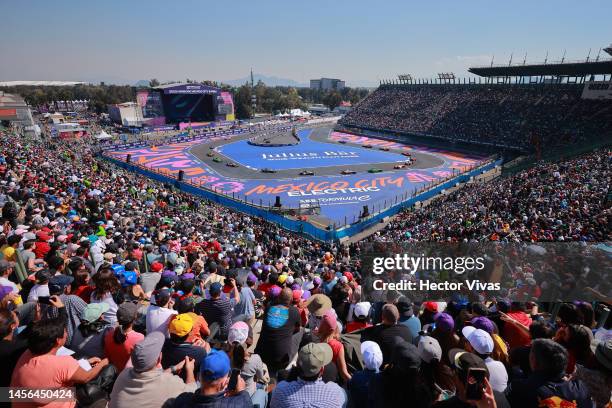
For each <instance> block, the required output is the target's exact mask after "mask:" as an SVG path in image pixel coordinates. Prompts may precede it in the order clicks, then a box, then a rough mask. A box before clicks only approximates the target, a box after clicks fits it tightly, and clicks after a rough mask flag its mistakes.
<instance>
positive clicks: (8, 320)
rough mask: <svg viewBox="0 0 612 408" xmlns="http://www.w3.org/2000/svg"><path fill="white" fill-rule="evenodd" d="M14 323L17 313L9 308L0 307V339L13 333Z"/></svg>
mask: <svg viewBox="0 0 612 408" xmlns="http://www.w3.org/2000/svg"><path fill="white" fill-rule="evenodd" d="M13 323H15V315H14V314H13V313H12V312H11V311H9V310H7V309H0V339H3V338H5V337H6V336H8V335H9V334H11V324H13Z"/></svg>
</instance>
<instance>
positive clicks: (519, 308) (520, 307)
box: [510, 302, 525, 312]
mask: <svg viewBox="0 0 612 408" xmlns="http://www.w3.org/2000/svg"><path fill="white" fill-rule="evenodd" d="M510 311H512V312H525V303H523V302H512V303H511V304H510Z"/></svg>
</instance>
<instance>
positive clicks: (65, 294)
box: [45, 274, 87, 344]
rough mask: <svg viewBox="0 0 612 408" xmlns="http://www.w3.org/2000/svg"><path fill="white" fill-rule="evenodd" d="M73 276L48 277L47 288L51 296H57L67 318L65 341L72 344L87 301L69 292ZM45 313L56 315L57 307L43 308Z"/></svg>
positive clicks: (49, 315) (50, 315)
mask: <svg viewBox="0 0 612 408" xmlns="http://www.w3.org/2000/svg"><path fill="white" fill-rule="evenodd" d="M72 280H73V278H72V277H71V276H67V275H62V274H60V275H55V276H53V277H51V279H49V283H48V288H49V294H50V295H51V296H59V298H60V299H61V301H62V303H63V304H64V309H65V310H66V315H67V317H68V320H67V322H66V330H67V331H68V338H67V339H66V343H68V344H72V338H73V336H74V333H75V332H76V331H77V329H78V327H79V326H80V325H81V315H82V314H83V311H84V310H85V308H86V307H87V303H85V302H84V301H83V299H81V298H80V297H78V296H75V295H72V294H71V293H70V291H71V286H70V284H71V283H72ZM45 312H46V313H45V315H46V316H47V317H49V318H54V317H58V311H57V308H55V307H52V306H48V307H46V309H45Z"/></svg>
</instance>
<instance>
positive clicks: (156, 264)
mask: <svg viewBox="0 0 612 408" xmlns="http://www.w3.org/2000/svg"><path fill="white" fill-rule="evenodd" d="M162 269H164V265H163V264H162V263H161V262H153V263H152V264H151V270H152V271H153V272H161V270H162Z"/></svg>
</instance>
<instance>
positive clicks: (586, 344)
mask: <svg viewBox="0 0 612 408" xmlns="http://www.w3.org/2000/svg"><path fill="white" fill-rule="evenodd" d="M568 330H569V334H570V336H569V340H568V342H567V348H568V349H571V350H572V351H573V353H574V355H575V357H576V359H577V360H578V361H584V360H586V359H587V358H589V357H590V356H591V355H592V354H593V352H592V351H591V339H592V334H591V329H589V328H588V327H586V326H582V325H578V324H570V325H569V326H568Z"/></svg>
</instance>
